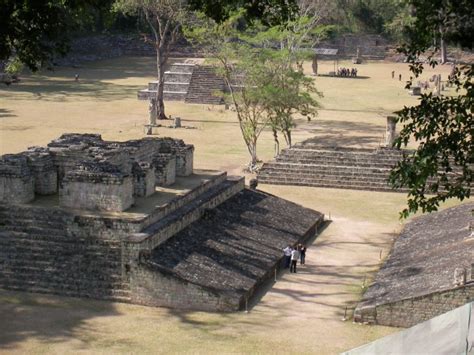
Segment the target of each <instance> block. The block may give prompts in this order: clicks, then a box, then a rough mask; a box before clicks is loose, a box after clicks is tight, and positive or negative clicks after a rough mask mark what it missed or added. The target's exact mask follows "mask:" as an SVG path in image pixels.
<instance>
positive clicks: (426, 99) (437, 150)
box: [390, 0, 474, 218]
mask: <svg viewBox="0 0 474 355" xmlns="http://www.w3.org/2000/svg"><path fill="white" fill-rule="evenodd" d="M410 6H411V10H412V13H413V15H414V16H415V19H414V22H413V24H412V25H411V26H410V27H407V28H406V29H405V32H406V38H407V39H408V40H407V42H406V43H405V45H403V46H402V47H401V48H400V51H401V52H402V53H404V54H405V55H406V56H407V61H408V62H409V63H410V69H411V71H412V72H413V74H414V77H415V78H416V77H418V76H419V75H420V74H421V73H422V72H423V62H422V61H420V60H419V57H420V55H422V54H426V53H428V61H429V64H430V65H431V66H433V67H435V66H436V65H437V62H436V61H435V60H434V59H433V57H434V55H435V53H436V51H438V50H439V46H440V42H439V41H437V42H436V45H435V46H433V42H434V39H435V38H436V37H438V33H439V32H438V31H439V29H440V28H443V31H444V39H445V40H447V41H449V42H451V43H458V44H459V45H461V46H465V47H468V48H471V49H472V46H473V43H474V41H473V38H474V7H473V6H472V3H471V2H470V1H464V0H411V1H410ZM441 15H442V16H441ZM473 78H474V65H472V64H466V65H459V66H453V71H452V73H451V75H450V79H449V83H450V84H451V85H453V86H454V87H455V89H456V92H457V95H456V96H435V95H433V94H431V93H430V94H423V95H422V96H421V100H420V103H419V105H417V106H413V107H405V108H403V109H402V110H401V111H399V112H398V122H400V123H402V124H403V127H402V129H401V132H400V135H399V137H398V139H397V140H396V143H395V146H396V147H398V148H401V147H404V146H407V144H408V142H409V141H410V140H411V139H414V140H415V141H416V142H417V143H419V145H418V148H417V149H416V150H415V151H414V152H413V153H412V154H411V155H409V156H406V157H405V158H404V159H403V160H402V161H401V162H400V163H399V164H398V165H397V167H395V168H394V169H393V170H392V172H391V177H390V180H391V183H392V185H393V186H394V187H396V188H401V187H404V188H408V190H409V192H408V206H407V208H405V209H404V210H403V211H402V212H401V216H402V217H405V218H406V217H407V216H409V215H410V214H411V213H415V212H417V211H418V210H421V211H422V212H432V211H436V210H437V208H438V207H439V205H440V203H442V202H444V201H446V200H447V199H451V198H457V199H459V200H463V199H465V198H468V197H469V196H470V194H471V183H472V178H473V166H474V144H473V136H474V119H473V112H472V110H473V107H474V81H473ZM410 85H411V82H410V83H408V85H407V87H410Z"/></svg>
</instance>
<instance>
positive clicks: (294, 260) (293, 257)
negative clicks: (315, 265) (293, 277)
mask: <svg viewBox="0 0 474 355" xmlns="http://www.w3.org/2000/svg"><path fill="white" fill-rule="evenodd" d="M299 258H300V252H299V251H298V249H293V250H292V251H291V266H290V272H294V273H295V274H296V263H297V262H298V259H299Z"/></svg>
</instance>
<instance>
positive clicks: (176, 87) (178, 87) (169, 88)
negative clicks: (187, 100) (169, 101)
mask: <svg viewBox="0 0 474 355" xmlns="http://www.w3.org/2000/svg"><path fill="white" fill-rule="evenodd" d="M188 87H189V83H165V85H164V88H163V90H164V91H166V92H184V93H188Z"/></svg>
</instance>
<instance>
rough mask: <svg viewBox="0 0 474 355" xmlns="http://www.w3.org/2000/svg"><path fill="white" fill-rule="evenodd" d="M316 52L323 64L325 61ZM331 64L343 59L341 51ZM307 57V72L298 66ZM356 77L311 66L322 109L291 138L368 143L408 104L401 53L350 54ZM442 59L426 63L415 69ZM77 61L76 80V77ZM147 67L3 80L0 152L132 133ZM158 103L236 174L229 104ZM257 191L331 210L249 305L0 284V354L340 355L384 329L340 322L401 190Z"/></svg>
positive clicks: (378, 249) (391, 230)
mask: <svg viewBox="0 0 474 355" xmlns="http://www.w3.org/2000/svg"><path fill="white" fill-rule="evenodd" d="M332 65H333V64H332V62H322V63H320V66H319V69H320V72H328V71H330V70H332ZM340 65H341V66H347V67H352V66H353V65H352V64H350V63H344V62H343V63H341V64H340ZM309 68H310V66H309V64H308V65H307V66H306V67H305V70H307V71H308V73H309ZM358 70H359V75H361V76H366V77H368V78H366V79H342V78H329V77H317V78H316V79H315V80H316V84H317V87H318V89H319V90H321V91H322V92H323V93H324V98H322V99H321V103H322V106H323V108H322V109H321V111H320V114H319V117H318V118H317V119H315V120H313V121H312V122H305V121H303V120H301V121H300V122H298V123H299V125H298V127H297V128H296V129H295V131H294V140H295V142H297V141H301V140H303V139H307V138H310V137H316V138H315V140H316V141H318V142H321V143H324V144H330V145H335V144H340V145H348V146H355V147H366V146H373V147H375V146H378V145H379V143H380V142H381V141H382V139H383V133H384V130H385V117H386V116H387V115H389V114H391V112H393V111H394V110H397V109H399V108H401V107H402V106H403V105H410V104H414V103H416V100H417V99H416V98H414V97H410V96H409V95H408V94H407V92H406V91H405V89H404V88H403V87H404V82H399V81H398V79H396V80H393V79H391V71H392V70H395V71H396V73H397V75H398V73H400V72H401V73H402V75H403V78H404V79H406V78H408V77H409V73H408V67H407V65H406V64H395V63H384V62H378V63H375V62H374V63H370V62H369V63H366V64H362V65H359V66H358ZM449 70H450V68H449V67H446V68H444V67H442V68H438V69H437V70H436V71H433V70H431V69H430V70H427V72H426V73H425V75H424V76H425V77H428V76H430V75H432V74H433V73H435V72H436V73H441V74H442V75H443V77H444V78H446V77H447V74H448V73H449ZM75 73H79V75H80V81H79V82H74V74H75ZM152 79H153V61H152V58H143V57H136V58H132V57H130V58H119V59H113V60H106V61H100V62H95V63H90V64H87V65H84V66H83V67H82V68H78V69H73V68H61V69H57V70H56V71H55V72H45V73H40V74H38V75H30V76H25V77H23V78H22V81H21V83H20V84H15V85H12V86H10V87H6V86H2V87H0V154H5V153H14V152H20V151H22V150H24V149H26V148H27V147H29V146H32V145H45V144H46V143H48V142H49V141H50V140H51V139H54V138H56V137H58V136H60V135H61V134H62V133H66V132H91V133H101V134H102V135H103V137H104V139H114V140H128V139H133V138H140V137H143V136H144V134H143V124H144V123H146V121H147V107H148V106H147V103H145V102H143V101H138V100H137V99H136V91H137V90H138V89H140V88H143V87H145V86H146V84H147V82H148V81H149V80H152ZM167 110H168V113H169V114H171V115H173V116H175V115H176V116H180V117H182V120H183V124H184V125H185V126H188V127H193V128H194V129H178V130H175V129H171V128H164V127H162V128H159V129H158V134H159V135H160V136H171V137H175V138H182V139H184V140H185V141H186V142H187V143H192V144H194V145H195V146H196V150H195V166H196V168H201V169H220V170H227V171H229V172H230V173H232V174H242V173H243V172H242V168H243V167H244V165H245V163H246V162H247V160H248V154H247V151H246V148H245V145H244V144H243V141H242V139H241V137H240V131H239V127H238V125H237V122H236V119H235V116H234V113H233V112H230V111H224V110H223V108H222V107H218V106H208V105H186V104H183V103H179V102H170V103H168V104H167ZM259 156H260V158H261V159H262V160H268V159H271V158H272V156H273V141H272V136H271V134H270V132H264V134H263V136H262V139H261V141H260V143H259ZM259 188H262V189H263V190H265V191H268V192H270V193H273V194H275V195H278V196H281V197H283V198H286V199H289V200H292V201H295V202H297V203H300V204H302V205H305V206H307V207H310V208H314V209H316V210H318V211H321V212H323V213H325V214H326V215H327V216H329V214H330V215H331V220H332V221H331V222H330V223H328V225H327V227H326V228H325V229H324V230H323V231H322V233H321V234H320V235H319V236H318V238H317V239H316V240H315V241H314V243H313V244H312V245H311V246H310V248H309V250H308V256H307V265H305V266H304V267H302V268H301V270H300V272H299V273H297V274H296V275H293V274H291V275H290V274H282V275H280V276H279V280H278V282H277V283H275V284H273V285H269V286H268V290H267V292H266V293H264V294H262V299H261V301H260V302H259V303H258V304H256V305H254V306H253V307H252V309H251V310H250V312H249V313H244V312H242V313H234V314H215V313H205V312H185V311H176V310H171V309H164V308H148V307H142V306H135V305H127V304H118V303H110V302H102V301H94V300H83V299H74V298H65V297H57V296H50V295H36V294H26V293H17V292H8V291H0V315H1V318H0V319H1V321H0V352H4V353H13V352H19V353H58V354H59V353H60V354H64V353H77V352H83V353H178V352H187V353H201V354H208V353H214V354H222V353H282V354H283V353H285V354H288V353H298V354H301V353H303V354H305V353H308V354H310V353H330V354H333V353H338V352H341V351H344V350H347V349H350V348H353V347H356V346H359V345H362V344H364V343H367V342H369V341H372V340H374V339H377V338H379V337H381V336H384V335H386V334H390V333H392V332H394V331H397V329H395V328H388V327H380V326H364V325H358V324H353V323H352V322H351V321H347V322H343V321H341V318H342V316H343V314H344V310H345V308H346V307H348V309H349V313H350V311H351V309H352V308H353V307H354V306H355V304H356V303H357V301H358V299H360V296H361V293H362V288H361V285H362V283H363V280H364V278H369V279H370V277H372V276H373V275H374V272H375V271H376V270H377V269H378V267H379V266H380V264H381V262H382V260H380V255H382V259H383V258H385V257H386V256H387V254H388V251H389V248H390V246H391V244H392V243H393V239H394V237H395V236H396V234H397V232H398V231H399V230H400V228H401V227H402V226H401V224H400V222H399V220H398V212H399V211H400V210H401V209H402V207H403V206H404V203H405V196H404V195H403V194H398V193H377V192H374V193H372V192H365V191H350V190H336V189H319V188H309V187H291V186H290V187H288V186H270V185H262V186H260V187H259Z"/></svg>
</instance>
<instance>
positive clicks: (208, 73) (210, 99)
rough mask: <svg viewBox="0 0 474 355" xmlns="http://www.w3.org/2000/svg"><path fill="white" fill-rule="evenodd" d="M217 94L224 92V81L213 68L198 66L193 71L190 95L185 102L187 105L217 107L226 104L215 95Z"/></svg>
mask: <svg viewBox="0 0 474 355" xmlns="http://www.w3.org/2000/svg"><path fill="white" fill-rule="evenodd" d="M216 92H219V93H223V92H224V81H223V79H222V78H220V77H219V76H218V75H217V74H216V72H215V69H214V68H213V67H211V66H198V67H196V68H195V69H194V71H193V75H192V77H191V82H190V84H189V89H188V94H187V95H186V98H185V100H184V101H185V102H187V103H197V104H215V105H219V104H222V103H224V100H223V98H222V97H220V96H216V95H215V93H216Z"/></svg>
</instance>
